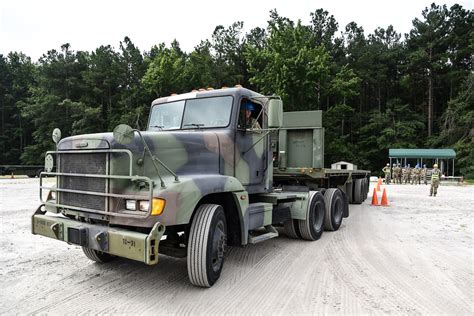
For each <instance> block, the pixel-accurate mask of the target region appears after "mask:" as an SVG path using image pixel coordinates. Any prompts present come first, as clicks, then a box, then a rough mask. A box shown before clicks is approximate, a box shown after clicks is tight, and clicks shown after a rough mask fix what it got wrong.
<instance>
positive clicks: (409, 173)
mask: <svg viewBox="0 0 474 316" xmlns="http://www.w3.org/2000/svg"><path fill="white" fill-rule="evenodd" d="M405 169H406V175H405V181H404V183H405V184H407V183H408V184H410V181H411V173H412V172H411V171H412V170H411V167H410V164H408V165H407V166H406V167H405Z"/></svg>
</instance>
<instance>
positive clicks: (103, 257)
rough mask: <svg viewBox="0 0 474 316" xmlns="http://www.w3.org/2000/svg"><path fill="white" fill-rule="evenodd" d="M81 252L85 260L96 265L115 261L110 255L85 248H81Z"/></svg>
mask: <svg viewBox="0 0 474 316" xmlns="http://www.w3.org/2000/svg"><path fill="white" fill-rule="evenodd" d="M82 251H84V254H85V255H86V257H87V258H89V259H91V260H92V261H95V262H98V263H106V262H110V261H112V260H114V259H115V256H113V255H111V254H108V253H106V252H102V251H98V250H95V249H91V248H87V247H82Z"/></svg>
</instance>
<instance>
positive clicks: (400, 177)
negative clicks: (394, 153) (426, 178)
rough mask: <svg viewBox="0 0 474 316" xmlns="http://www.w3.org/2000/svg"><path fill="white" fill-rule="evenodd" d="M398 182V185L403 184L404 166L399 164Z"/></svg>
mask: <svg viewBox="0 0 474 316" xmlns="http://www.w3.org/2000/svg"><path fill="white" fill-rule="evenodd" d="M397 181H398V184H402V166H401V165H400V164H397Z"/></svg>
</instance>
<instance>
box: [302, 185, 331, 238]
mask: <svg viewBox="0 0 474 316" xmlns="http://www.w3.org/2000/svg"><path fill="white" fill-rule="evenodd" d="M309 199H310V200H309V203H308V209H307V210H306V219H304V220H298V227H299V230H300V233H301V238H303V239H305V240H312V241H313V240H318V239H319V238H321V235H322V234H323V230H324V214H325V210H326V207H325V204H324V197H323V195H322V194H321V192H318V191H311V192H310V193H309Z"/></svg>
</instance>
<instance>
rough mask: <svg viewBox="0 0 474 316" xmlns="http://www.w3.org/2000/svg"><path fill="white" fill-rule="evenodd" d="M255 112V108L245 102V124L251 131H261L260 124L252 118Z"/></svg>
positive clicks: (250, 103)
mask: <svg viewBox="0 0 474 316" xmlns="http://www.w3.org/2000/svg"><path fill="white" fill-rule="evenodd" d="M254 111H255V107H254V105H253V104H252V102H250V101H249V102H247V104H246V105H245V118H246V119H247V124H248V126H249V127H250V128H251V129H262V128H261V127H260V123H258V121H257V120H256V119H255V118H254V117H253V116H252V112H254Z"/></svg>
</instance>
